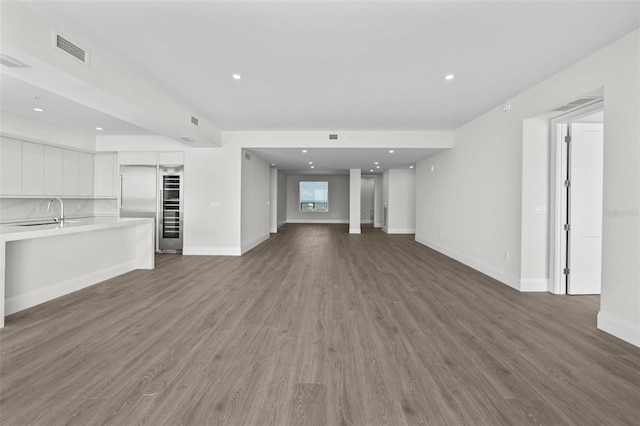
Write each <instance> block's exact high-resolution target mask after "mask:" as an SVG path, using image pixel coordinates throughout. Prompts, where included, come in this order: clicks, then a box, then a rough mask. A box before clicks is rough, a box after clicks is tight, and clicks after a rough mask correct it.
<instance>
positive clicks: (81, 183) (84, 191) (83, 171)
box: [78, 152, 95, 196]
mask: <svg viewBox="0 0 640 426" xmlns="http://www.w3.org/2000/svg"><path fill="white" fill-rule="evenodd" d="M94 168H95V157H94V155H93V154H87V153H85V152H80V153H78V195H84V196H93V179H94V174H93V171H94Z"/></svg>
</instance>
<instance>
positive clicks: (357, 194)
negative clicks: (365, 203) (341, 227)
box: [349, 169, 362, 234]
mask: <svg viewBox="0 0 640 426" xmlns="http://www.w3.org/2000/svg"><path fill="white" fill-rule="evenodd" d="M361 197H362V170H360V169H351V170H349V233H350V234H360V233H361V232H362V230H361V229H360V220H361V219H360V199H361Z"/></svg>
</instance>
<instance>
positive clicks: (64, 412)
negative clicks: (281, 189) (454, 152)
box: [0, 225, 640, 426]
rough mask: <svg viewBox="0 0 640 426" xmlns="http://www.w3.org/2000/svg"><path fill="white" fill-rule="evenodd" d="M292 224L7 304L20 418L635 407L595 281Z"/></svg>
mask: <svg viewBox="0 0 640 426" xmlns="http://www.w3.org/2000/svg"><path fill="white" fill-rule="evenodd" d="M347 232H348V230H347V227H346V226H343V225H335V226H334V225H287V226H285V227H283V228H282V229H281V232H279V233H278V234H277V235H272V238H271V239H269V240H268V241H267V242H265V243H264V244H262V245H260V246H259V247H257V248H256V249H254V250H252V251H251V252H249V253H248V254H246V255H245V256H242V257H206V256H176V255H159V256H158V257H157V264H156V269H155V270H152V271H134V272H131V273H128V274H126V275H123V276H120V277H117V278H115V279H111V280H108V281H105V282H104V283H101V284H98V285H95V286H93V287H90V288H87V289H84V290H81V291H79V292H76V293H73V294H71V295H68V296H65V297H62V298H59V299H57V300H54V301H51V302H48V303H45V304H42V305H40V306H37V307H34V308H32V309H29V310H26V311H23V312H20V313H17V314H14V315H12V316H10V317H8V318H7V326H6V328H5V329H3V330H2V331H0V345H1V354H0V355H1V364H0V368H1V370H0V423H1V424H2V425H3V426H5V425H6V426H8V425H32V424H33V425H67V424H69V425H102V424H109V425H138V424H144V425H217V424H225V425H238V426H243V425H367V426H368V425H421V424H433V425H492V426H493V425H529V424H531V425H638V424H640V420H639V419H640V349H638V348H635V347H633V346H631V345H629V344H627V343H625V342H623V341H620V340H618V339H615V338H613V337H611V336H609V335H608V334H606V333H603V332H600V331H598V330H597V329H596V314H597V310H598V303H599V301H598V298H597V297H591V296H589V297H569V296H554V295H550V294H537V293H533V294H531V293H530V294H526V293H519V292H516V291H514V290H512V289H510V288H509V287H507V286H505V285H503V284H500V283H498V282H496V281H494V280H492V279H491V278H489V277H487V276H484V275H482V274H480V273H478V272H476V271H474V270H472V269H470V268H467V267H465V266H463V265H461V264H459V263H457V262H455V261H453V260H451V259H449V258H447V257H445V256H443V255H441V254H439V253H436V252H434V251H432V250H430V249H428V248H426V247H424V246H421V245H419V244H417V243H416V242H415V241H413V240H412V236H389V235H385V234H383V233H381V232H380V231H379V230H374V229H372V228H364V229H363V234H362V235H348V234H347Z"/></svg>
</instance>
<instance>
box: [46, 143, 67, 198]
mask: <svg viewBox="0 0 640 426" xmlns="http://www.w3.org/2000/svg"><path fill="white" fill-rule="evenodd" d="M62 161H63V156H62V149H61V148H55V147H52V146H45V147H44V195H51V196H54V195H62Z"/></svg>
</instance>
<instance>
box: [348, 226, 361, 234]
mask: <svg viewBox="0 0 640 426" xmlns="http://www.w3.org/2000/svg"><path fill="white" fill-rule="evenodd" d="M349 233H350V234H361V233H362V230H361V229H360V228H359V227H358V228H349Z"/></svg>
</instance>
